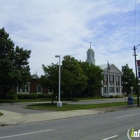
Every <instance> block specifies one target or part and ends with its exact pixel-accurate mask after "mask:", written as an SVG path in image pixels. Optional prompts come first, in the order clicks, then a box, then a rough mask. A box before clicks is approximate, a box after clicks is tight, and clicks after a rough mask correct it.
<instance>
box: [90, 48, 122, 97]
mask: <svg viewBox="0 0 140 140" xmlns="http://www.w3.org/2000/svg"><path fill="white" fill-rule="evenodd" d="M87 62H89V63H90V64H94V65H95V52H94V50H93V49H92V48H91V47H90V48H89V49H88V51H87ZM98 66H99V67H100V68H101V69H102V70H103V74H104V80H103V81H101V82H102V85H103V87H102V88H101V92H100V94H101V96H106V97H109V96H115V95H122V84H121V83H122V81H121V76H122V72H121V71H120V70H119V69H118V68H117V67H116V66H115V65H114V64H110V65H109V66H110V70H108V64H103V65H98Z"/></svg>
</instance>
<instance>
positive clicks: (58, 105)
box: [55, 55, 62, 107]
mask: <svg viewBox="0 0 140 140" xmlns="http://www.w3.org/2000/svg"><path fill="white" fill-rule="evenodd" d="M55 57H57V58H59V81H58V90H59V93H58V102H57V107H62V102H61V101H60V88H61V86H60V82H61V80H60V79H61V68H60V59H61V56H60V55H55Z"/></svg>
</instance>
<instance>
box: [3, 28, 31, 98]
mask: <svg viewBox="0 0 140 140" xmlns="http://www.w3.org/2000/svg"><path fill="white" fill-rule="evenodd" d="M30 53H31V51H30V50H24V49H23V48H19V47H18V46H16V47H15V46H14V43H13V41H12V40H11V39H10V38H9V34H8V33H6V32H5V29H4V28H2V29H0V95H1V96H2V97H4V98H5V97H6V94H7V92H8V91H9V90H10V89H12V87H13V86H17V84H19V85H23V84H25V82H27V81H28V80H29V79H30V68H29V65H28V64H29V62H28V59H29V58H30Z"/></svg>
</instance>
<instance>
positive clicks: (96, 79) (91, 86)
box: [80, 62, 104, 96]
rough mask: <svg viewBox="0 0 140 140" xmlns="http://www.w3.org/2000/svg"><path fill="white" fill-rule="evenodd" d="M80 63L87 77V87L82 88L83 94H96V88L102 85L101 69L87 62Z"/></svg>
mask: <svg viewBox="0 0 140 140" xmlns="http://www.w3.org/2000/svg"><path fill="white" fill-rule="evenodd" d="M80 65H81V67H82V69H83V71H84V74H85V75H86V76H87V77H88V81H87V87H86V89H85V90H84V94H86V95H88V96H93V95H96V92H97V89H100V88H101V87H102V86H103V85H102V84H101V80H103V79H104V76H103V70H102V69H101V68H100V67H98V66H95V65H93V64H89V63H88V62H80Z"/></svg>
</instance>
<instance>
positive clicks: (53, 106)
mask: <svg viewBox="0 0 140 140" xmlns="http://www.w3.org/2000/svg"><path fill="white" fill-rule="evenodd" d="M122 105H127V103H126V102H115V103H103V104H63V105H62V107H57V106H56V104H50V103H42V104H32V105H27V106H26V108H30V109H39V110H58V111H68V110H78V109H91V108H102V107H112V106H122Z"/></svg>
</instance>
